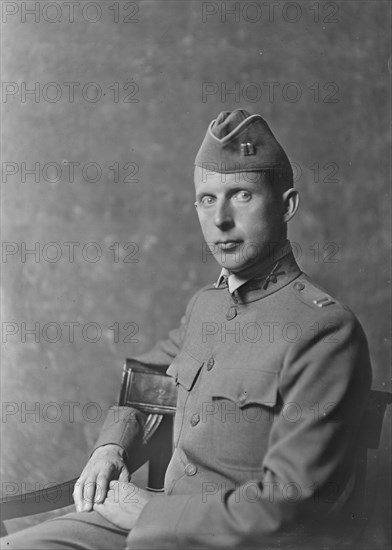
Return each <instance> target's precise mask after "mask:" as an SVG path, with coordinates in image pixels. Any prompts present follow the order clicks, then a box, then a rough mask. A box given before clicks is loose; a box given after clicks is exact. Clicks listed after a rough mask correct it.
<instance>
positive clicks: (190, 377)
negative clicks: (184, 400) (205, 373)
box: [166, 350, 204, 391]
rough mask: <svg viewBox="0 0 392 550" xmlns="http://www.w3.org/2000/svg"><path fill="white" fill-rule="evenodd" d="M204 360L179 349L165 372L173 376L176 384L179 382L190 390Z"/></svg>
mask: <svg viewBox="0 0 392 550" xmlns="http://www.w3.org/2000/svg"><path fill="white" fill-rule="evenodd" d="M203 364H204V362H203V361H201V360H200V359H196V358H195V357H193V356H192V355H190V354H189V353H188V352H187V351H186V350H181V351H180V353H179V354H178V355H177V357H176V358H175V359H174V361H173V362H172V363H171V365H170V367H169V368H168V369H167V371H166V374H168V375H169V376H171V377H172V378H174V380H175V382H176V384H181V386H183V387H184V388H185V389H186V390H188V391H190V390H191V388H192V386H193V384H194V382H195V380H196V378H197V375H198V373H199V371H200V369H201V367H202V366H203Z"/></svg>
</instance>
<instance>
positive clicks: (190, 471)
mask: <svg viewBox="0 0 392 550" xmlns="http://www.w3.org/2000/svg"><path fill="white" fill-rule="evenodd" d="M196 472H197V467H196V466H195V465H194V464H191V463H189V464H187V465H186V466H185V473H186V475H187V476H194V475H195V473H196Z"/></svg>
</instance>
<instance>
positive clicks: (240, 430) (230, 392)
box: [210, 369, 278, 470]
mask: <svg viewBox="0 0 392 550" xmlns="http://www.w3.org/2000/svg"><path fill="white" fill-rule="evenodd" d="M212 401H213V408H212V411H213V414H211V415H210V421H211V423H212V426H211V429H212V432H213V439H212V440H213V445H214V451H215V459H216V462H217V463H219V464H221V465H223V466H225V467H228V468H235V469H239V470H261V469H262V462H263V458H264V455H265V453H266V451H267V448H268V439H269V433H270V429H271V425H272V422H273V418H274V415H275V414H276V410H277V403H278V375H277V374H275V373H271V372H266V371H259V370H249V369H235V370H234V369H233V370H231V369H225V370H224V376H222V378H221V382H220V384H219V388H218V389H216V390H215V389H214V391H213V395H212Z"/></svg>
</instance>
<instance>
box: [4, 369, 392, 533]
mask: <svg viewBox="0 0 392 550" xmlns="http://www.w3.org/2000/svg"><path fill="white" fill-rule="evenodd" d="M176 399H177V389H176V386H175V383H174V380H173V379H172V378H171V377H169V376H167V375H166V374H164V373H162V372H161V371H159V370H157V369H154V368H151V367H149V366H148V365H142V364H140V363H138V362H137V361H135V360H133V359H127V360H126V361H125V365H124V369H123V377H122V383H121V390H120V396H119V400H118V405H120V406H129V407H135V408H137V409H139V410H141V411H142V412H144V413H145V414H146V415H147V420H146V423H145V427H144V434H143V441H142V444H141V447H140V448H139V449H136V450H135V453H133V454H132V457H131V460H130V463H129V464H128V468H129V470H130V472H131V473H133V472H135V471H136V470H137V469H138V468H140V466H142V465H143V464H144V463H145V462H146V461H149V468H148V486H149V488H151V489H156V490H158V489H161V488H162V487H163V481H164V476H165V471H166V468H167V465H168V463H169V461H170V457H171V454H172V429H173V428H172V426H173V416H174V413H175V410H176ZM391 403H392V394H391V393H389V392H383V391H376V390H372V391H371V392H370V396H369V401H368V405H367V410H366V414H365V418H364V423H363V425H362V433H363V436H364V438H363V441H364V452H363V453H361V458H360V460H359V461H358V468H359V470H360V471H361V473H366V449H377V448H378V446H379V442H380V436H381V429H382V424H383V419H384V414H385V410H386V407H387V405H389V404H391ZM363 477H365V476H363ZM76 480H77V478H75V479H71V480H69V481H66V482H65V483H61V484H58V485H55V486H53V487H49V488H47V489H43V490H40V491H33V492H29V493H25V494H21V495H14V496H7V497H5V498H3V499H1V501H0V512H1V519H2V523H1V527H2V536H3V535H4V534H6V533H7V530H6V526H5V524H4V523H3V522H5V521H7V520H11V519H13V518H19V517H25V516H31V515H34V514H41V513H43V512H48V511H51V510H56V509H59V508H63V507H66V506H69V505H71V504H73V498H72V492H73V487H74V484H75V482H76Z"/></svg>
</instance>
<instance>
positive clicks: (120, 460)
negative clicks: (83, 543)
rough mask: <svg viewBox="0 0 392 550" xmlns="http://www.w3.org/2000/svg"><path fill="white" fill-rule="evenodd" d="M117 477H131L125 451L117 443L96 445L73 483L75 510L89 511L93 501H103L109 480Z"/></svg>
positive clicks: (122, 478)
mask: <svg viewBox="0 0 392 550" xmlns="http://www.w3.org/2000/svg"><path fill="white" fill-rule="evenodd" d="M117 479H118V480H120V481H129V480H130V479H131V476H130V474H129V472H128V469H127V466H126V464H125V451H124V450H123V449H122V448H121V447H120V446H119V445H104V446H102V447H98V449H96V450H95V451H94V453H93V454H92V455H91V457H90V460H89V461H88V462H87V464H86V466H85V468H84V470H83V472H82V473H81V474H80V477H79V479H78V481H77V482H76V483H75V487H74V491H73V498H74V501H75V505H76V510H77V512H90V511H91V510H92V509H93V505H94V502H95V503H99V502H103V501H104V500H105V498H106V494H107V491H108V488H109V483H110V481H112V480H117Z"/></svg>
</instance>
